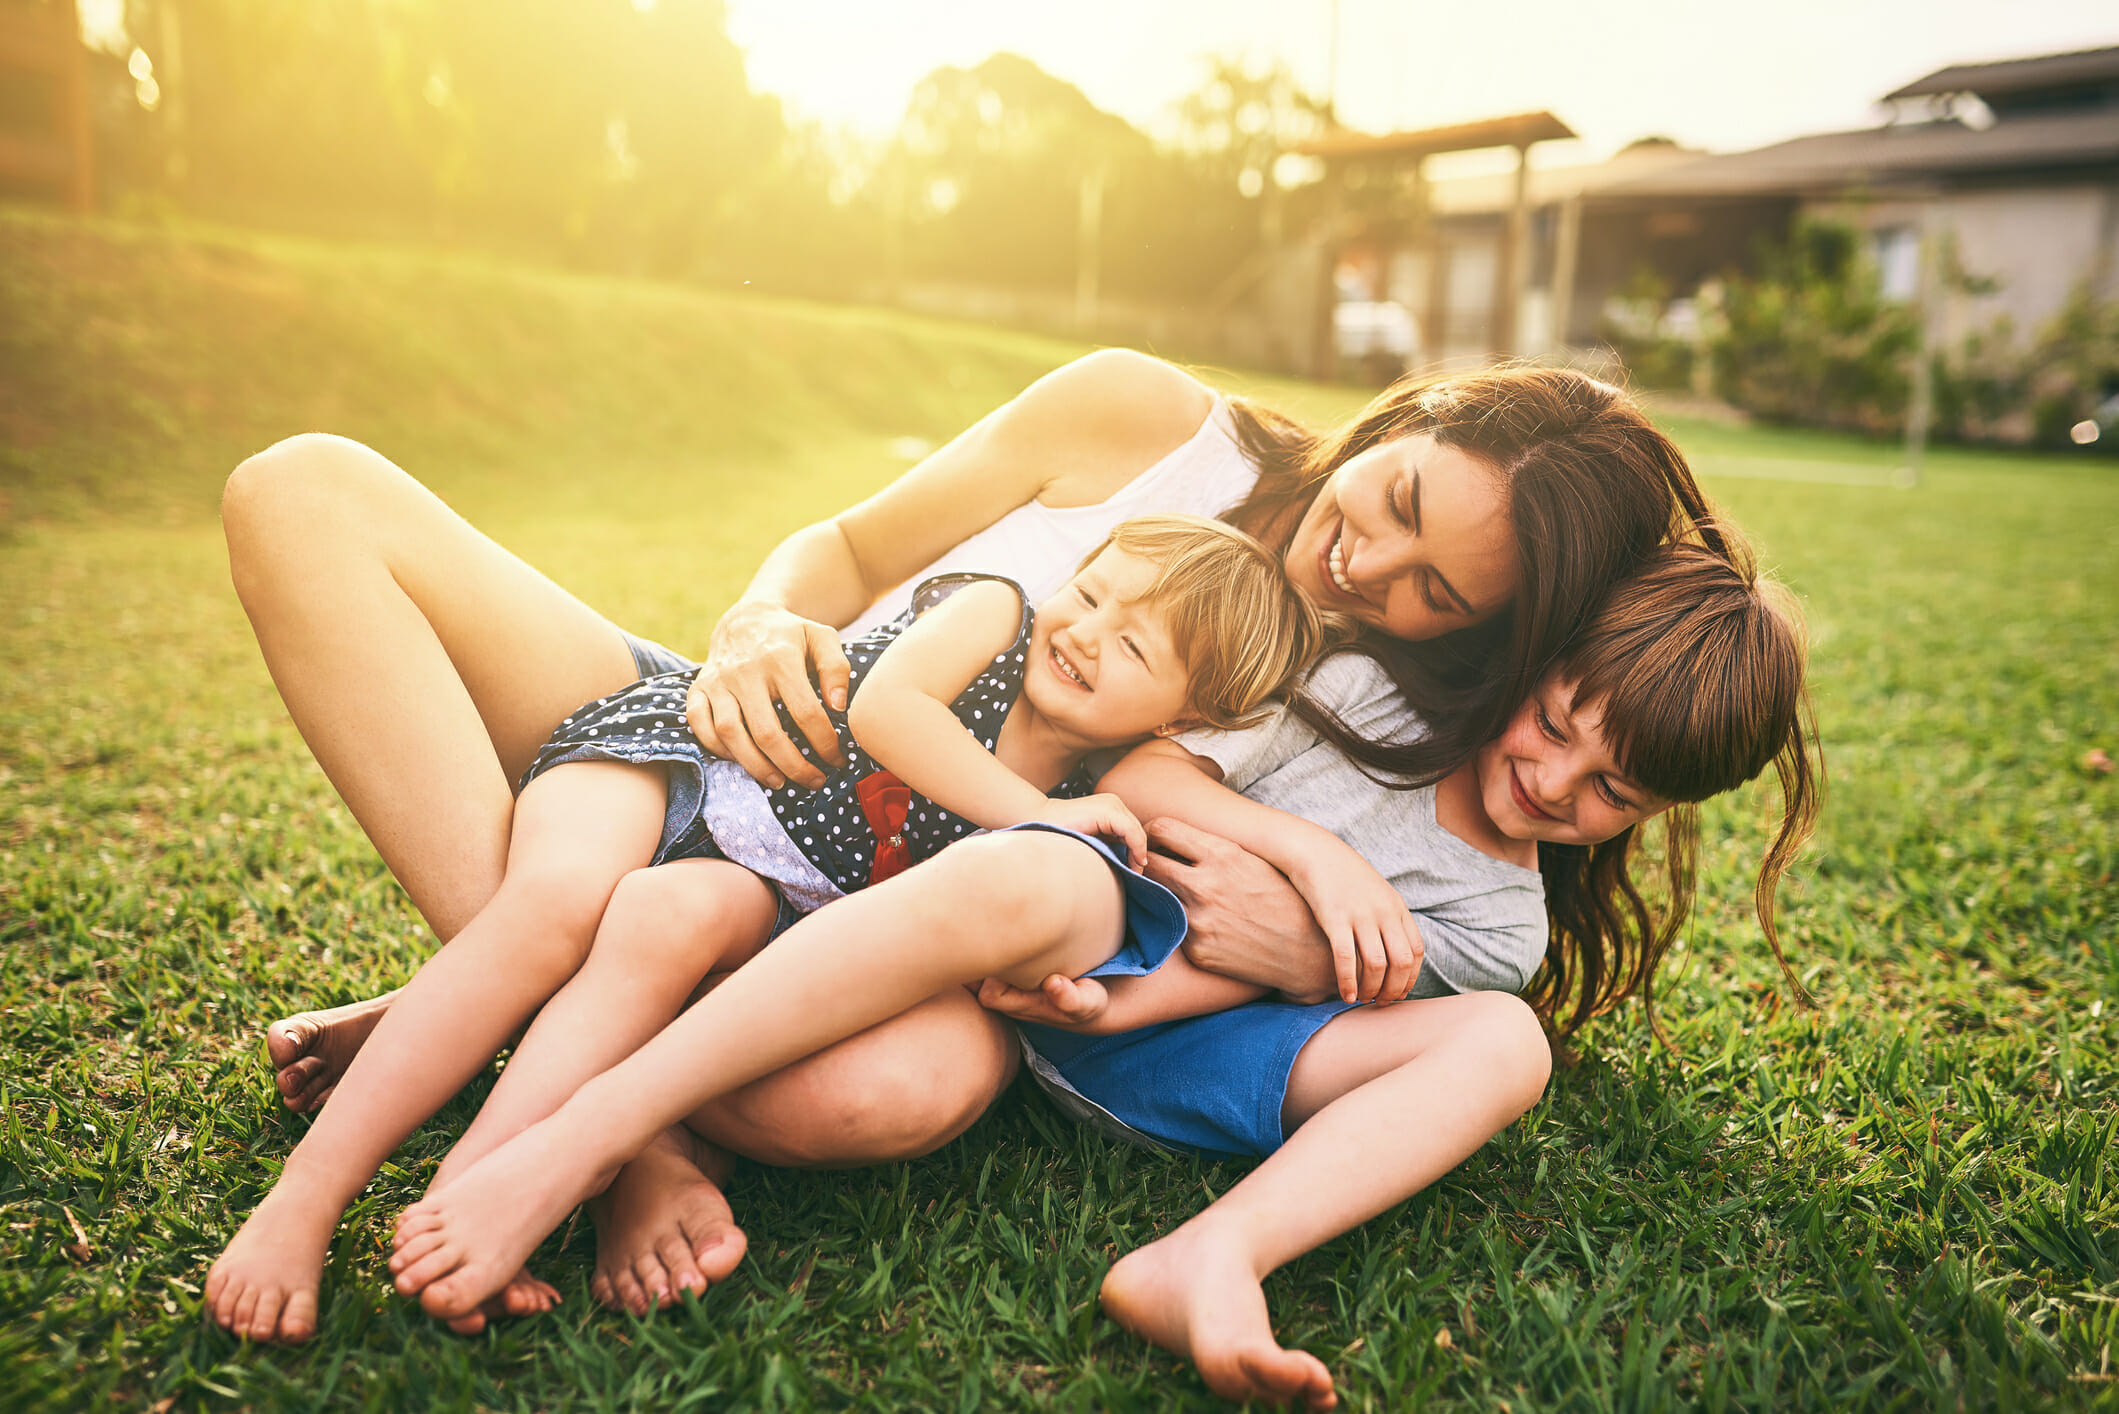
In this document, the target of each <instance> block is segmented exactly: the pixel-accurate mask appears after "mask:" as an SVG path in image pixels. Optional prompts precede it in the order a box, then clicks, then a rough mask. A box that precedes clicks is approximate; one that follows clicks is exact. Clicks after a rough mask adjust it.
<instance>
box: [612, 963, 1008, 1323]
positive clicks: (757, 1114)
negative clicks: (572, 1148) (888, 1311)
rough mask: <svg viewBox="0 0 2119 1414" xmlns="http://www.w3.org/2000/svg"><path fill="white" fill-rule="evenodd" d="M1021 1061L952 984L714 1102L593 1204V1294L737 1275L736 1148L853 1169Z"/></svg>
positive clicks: (988, 1096)
mask: <svg viewBox="0 0 2119 1414" xmlns="http://www.w3.org/2000/svg"><path fill="white" fill-rule="evenodd" d="M1018 1063H1019V1061H1018V1052H1017V1049H1016V1041H1015V1030H1014V1028H1013V1027H1011V1026H1009V1025H1008V1023H1007V1022H1005V1021H1003V1020H1002V1019H1001V1018H1000V1017H998V1016H996V1015H994V1014H993V1013H992V1012H990V1011H987V1010H985V1009H984V1008H983V1007H981V1006H980V1005H979V1004H978V1002H977V1001H976V1000H974V999H973V997H972V995H971V994H970V993H969V992H968V991H966V990H964V989H962V988H951V989H949V990H948V991H946V992H943V993H941V994H940V995H938V996H934V997H930V998H928V999H927V1000H926V1001H924V1002H922V1003H920V1004H919V1005H918V1006H915V1007H913V1008H912V1009H911V1010H909V1011H905V1012H901V1013H900V1014H898V1015H897V1016H895V1017H892V1018H891V1019H890V1020H888V1021H886V1022H883V1023H882V1024H881V1025H878V1026H871V1027H870V1028H868V1030H866V1031H863V1032H862V1033H861V1034H860V1035H858V1036H853V1037H850V1038H848V1039H847V1040H844V1041H841V1042H839V1043H838V1044H837V1045H835V1046H831V1047H829V1048H827V1049H825V1050H822V1051H819V1052H817V1053H816V1054H815V1055H813V1056H809V1057H807V1058H805V1059H803V1060H799V1061H796V1062H795V1063H794V1064H793V1065H791V1066H788V1067H786V1068H785V1069H782V1070H779V1071H775V1072H774V1073H773V1074H771V1075H768V1076H766V1077H765V1078H764V1079H762V1080H758V1081H754V1082H752V1083H751V1084H749V1085H746V1086H743V1087H742V1088H741V1089H738V1090H736V1091H734V1092H733V1093H731V1094H728V1095H725V1096H722V1097H721V1098H720V1099H717V1100H711V1101H709V1102H707V1104H706V1105H704V1106H702V1107H701V1108H700V1109H699V1110H698V1111H696V1112H694V1113H693V1114H692V1115H691V1116H690V1118H688V1119H687V1120H686V1121H685V1124H683V1125H676V1126H673V1127H672V1128H671V1129H669V1130H667V1131H665V1132H664V1133H663V1134H662V1135H661V1136H660V1137H658V1138H657V1139H656V1140H655V1141H654V1142H653V1143H652V1144H650V1145H649V1147H648V1149H647V1150H646V1151H645V1152H644V1153H642V1154H641V1155H640V1156H639V1157H638V1158H636V1159H634V1160H633V1162H631V1163H629V1164H627V1165H626V1166H625V1167H624V1168H623V1169H621V1170H620V1171H619V1174H618V1177H617V1178H615V1179H614V1180H612V1182H611V1186H610V1187H609V1188H607V1189H605V1190H604V1191H603V1192H602V1193H601V1194H599V1195H598V1196H597V1197H595V1198H594V1199H591V1200H590V1202H589V1214H590V1216H591V1217H592V1218H594V1219H595V1223H596V1274H595V1276H594V1278H593V1279H592V1280H591V1281H590V1283H589V1289H590V1291H591V1292H592V1293H593V1294H594V1295H595V1297H596V1299H597V1300H599V1301H601V1302H603V1303H604V1304H605V1305H606V1306H613V1307H624V1308H625V1309H627V1310H630V1311H632V1312H633V1313H634V1314H636V1315H646V1314H647V1313H648V1311H649V1310H651V1309H652V1308H653V1307H654V1306H656V1305H664V1304H667V1303H668V1302H669V1301H670V1300H671V1299H672V1298H673V1297H675V1296H676V1295H677V1294H678V1293H680V1292H685V1291H692V1292H699V1291H704V1290H705V1289H706V1288H707V1286H708V1285H709V1284H710V1283H711V1282H714V1281H718V1280H720V1279H721V1277H722V1276H724V1275H726V1274H727V1273H728V1272H730V1271H733V1270H734V1269H735V1266H736V1263H737V1262H738V1261H740V1260H741V1259H742V1256H743V1252H744V1249H745V1247H746V1246H747V1239H746V1238H745V1236H744V1233H743V1231H742V1229H741V1228H739V1227H738V1226H737V1225H736V1221H735V1217H734V1214H733V1213H731V1212H730V1210H729V1206H728V1199H727V1198H726V1197H725V1196H723V1194H722V1191H721V1188H722V1185H723V1184H725V1183H726V1182H727V1181H728V1174H729V1171H730V1169H731V1168H732V1167H733V1163H732V1157H731V1156H732V1154H741V1155H743V1156H744V1157H746V1158H752V1159H757V1160H759V1161H761V1162H764V1163H769V1164H776V1165H779V1166H781V1167H784V1168H856V1167H859V1166H861V1165H864V1164H879V1163H888V1162H891V1161H893V1160H897V1159H909V1158H915V1157H917V1156H919V1155H921V1154H926V1153H931V1152H933V1151H934V1150H936V1149H939V1148H940V1147H941V1146H942V1145H944V1144H946V1143H948V1142H949V1141H950V1140H952V1139H954V1138H956V1137H957V1136H958V1135H960V1134H962V1133H963V1132H964V1131H965V1130H967V1129H969V1128H970V1127H971V1126H972V1124H973V1122H974V1121H976V1120H977V1119H978V1117H979V1116H980V1115H982V1114H984V1113H985V1112H986V1111H987V1109H988V1108H990V1107H991V1106H992V1104H993V1102H994V1101H995V1100H997V1099H999V1098H1000V1096H1001V1093H1002V1092H1003V1091H1004V1090H1006V1089H1007V1088H1008V1083H1009V1082H1010V1081H1011V1080H1013V1079H1014V1078H1015V1071H1016V1066H1017V1065H1018Z"/></svg>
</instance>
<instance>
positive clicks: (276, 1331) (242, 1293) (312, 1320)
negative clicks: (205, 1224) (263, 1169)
mask: <svg viewBox="0 0 2119 1414" xmlns="http://www.w3.org/2000/svg"><path fill="white" fill-rule="evenodd" d="M337 1225H338V1214H337V1213H336V1212H335V1211H324V1210H316V1209H311V1208H309V1207H306V1206H305V1205H304V1204H303V1203H302V1202H301V1201H300V1200H299V1199H296V1198H292V1197H288V1196H286V1195H283V1194H282V1193H281V1192H280V1191H279V1190H278V1189H275V1190H273V1191H272V1192H271V1193H268V1194H266V1195H265V1201H264V1202H262V1203H260V1204H258V1207H257V1211H256V1212H254V1213H252V1214H251V1215H250V1216H249V1218H248V1219H246V1220H245V1221H244V1223H243V1226H242V1227H241V1228H240V1229H239V1230H238V1231H237V1232H236V1235H235V1240H234V1241H233V1242H230V1243H229V1244H228V1247H227V1250H225V1251H224V1252H222V1253H221V1255H220V1257H219V1258H217V1259H216V1260H215V1262H214V1264H213V1267H212V1269H211V1270H209V1271H208V1272H207V1273H206V1299H205V1307H206V1310H207V1312H208V1313H210V1314H211V1315H212V1316H213V1318H214V1320H215V1321H217V1322H219V1323H220V1324H221V1326H222V1327H223V1328H224V1329H226V1330H228V1331H229V1332H230V1333H231V1334H234V1335H238V1336H244V1337H247V1338H249V1339H251V1340H278V1341H287V1342H290V1343H294V1342H300V1341H304V1340H307V1339H309V1337H311V1336H313V1335H315V1334H316V1291H317V1286H318V1284H319V1283H320V1282H322V1280H323V1277H324V1255H325V1254H326V1253H327V1252H329V1251H330V1249H331V1231H332V1229H333V1228H335V1227H336V1226H337Z"/></svg>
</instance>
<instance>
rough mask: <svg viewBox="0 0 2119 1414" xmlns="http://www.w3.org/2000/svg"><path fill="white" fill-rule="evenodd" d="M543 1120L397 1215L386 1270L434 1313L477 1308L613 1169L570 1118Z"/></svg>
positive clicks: (457, 1314) (447, 1317)
mask: <svg viewBox="0 0 2119 1414" xmlns="http://www.w3.org/2000/svg"><path fill="white" fill-rule="evenodd" d="M557 1118H558V1117H557V1116H554V1117H552V1118H550V1119H544V1120H540V1121H539V1122H538V1123H536V1124H533V1125H531V1126H530V1127H529V1128H528V1129H525V1130H524V1131H523V1132H522V1133H520V1134H518V1135H516V1136H515V1137H514V1138H513V1139H510V1140H509V1141H508V1142H507V1143H505V1144H503V1145H501V1146H500V1147H499V1148H498V1149H495V1150H494V1151H493V1152H492V1153H490V1154H488V1155H486V1156H485V1157H484V1158H482V1159H480V1160H479V1161H478V1162H477V1163H475V1164H473V1165H471V1167H470V1168H468V1169H466V1170H465V1171H464V1173H463V1174H462V1176H461V1177H458V1178H456V1179H453V1180H452V1181H451V1182H450V1184H449V1186H448V1187H447V1188H444V1189H442V1190H441V1191H440V1192H438V1193H429V1194H428V1195H427V1196H426V1197H424V1198H422V1199H420V1200H419V1201H418V1202H417V1203H414V1204H413V1205H412V1206H411V1207H409V1208H407V1209H405V1211H404V1212H402V1213H400V1214H399V1215H398V1219H397V1234H396V1236H395V1237H394V1238H393V1239H392V1244H393V1246H394V1247H395V1248H396V1250H395V1251H394V1252H392V1253H391V1254H390V1270H391V1272H392V1273H393V1274H395V1276H396V1278H397V1289H398V1291H399V1293H400V1294H402V1295H405V1296H417V1297H419V1304H420V1305H421V1306H422V1307H423V1308H424V1309H425V1310H426V1312H427V1314H428V1315H430V1316H435V1317H438V1318H439V1319H441V1320H444V1321H450V1322H456V1321H460V1320H463V1319H464V1318H466V1317H469V1316H471V1315H472V1314H473V1313H474V1312H477V1311H478V1310H479V1309H480V1307H481V1306H482V1305H483V1304H484V1303H485V1301H486V1300H487V1299H488V1298H489V1297H493V1296H495V1295H498V1294H499V1293H500V1292H501V1291H502V1290H503V1289H505V1288H506V1287H507V1286H508V1284H509V1283H510V1282H512V1281H513V1280H514V1279H515V1276H516V1274H517V1273H518V1272H520V1271H521V1270H522V1265H523V1263H524V1262H525V1261H526V1260H527V1259H528V1258H529V1255H530V1253H532V1252H534V1251H535V1250H537V1244H538V1243H539V1242H542V1241H543V1240H544V1237H545V1234H546V1233H549V1232H550V1231H551V1230H552V1229H553V1228H555V1227H558V1226H559V1223H560V1220H561V1219H562V1218H564V1217H566V1215H567V1214H568V1213H569V1212H570V1211H572V1209H573V1208H574V1206H575V1205H576V1204H578V1203H579V1202H581V1200H582V1199H583V1198H585V1197H587V1196H588V1195H589V1194H591V1193H594V1192H595V1191H596V1190H597V1189H598V1188H600V1187H602V1185H603V1183H604V1182H605V1181H606V1180H607V1179H608V1178H609V1176H610V1174H611V1170H610V1169H608V1168H601V1167H598V1166H597V1165H596V1162H595V1161H594V1160H593V1159H589V1158H585V1157H584V1154H585V1146H584V1145H583V1144H582V1143H581V1142H580V1140H579V1136H578V1135H576V1134H575V1133H574V1130H573V1127H572V1126H568V1125H564V1124H560V1123H557V1122H555V1121H556V1120H557Z"/></svg>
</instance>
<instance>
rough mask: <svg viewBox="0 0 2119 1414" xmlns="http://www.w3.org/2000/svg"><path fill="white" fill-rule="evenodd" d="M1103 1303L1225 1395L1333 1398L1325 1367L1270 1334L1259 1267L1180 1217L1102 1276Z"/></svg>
mask: <svg viewBox="0 0 2119 1414" xmlns="http://www.w3.org/2000/svg"><path fill="white" fill-rule="evenodd" d="M1102 1300H1103V1306H1104V1310H1105V1312H1106V1313H1107V1314H1109V1315H1110V1317H1111V1319H1112V1320H1114V1321H1117V1322H1118V1323H1119V1324H1120V1325H1122V1326H1124V1327H1125V1328H1126V1329H1127V1330H1129V1331H1132V1332H1133V1333H1134V1334H1135V1335H1137V1336H1139V1337H1141V1339H1143V1340H1147V1341H1152V1342H1153V1343H1154V1344H1156V1345H1159V1346H1161V1347H1162V1348H1163V1349H1165V1350H1171V1351H1175V1352H1176V1353H1177V1354H1179V1355H1184V1356H1188V1357H1190V1359H1191V1361H1192V1363H1193V1364H1194V1365H1196V1366H1198V1367H1199V1373H1200V1377H1201V1378H1202V1379H1204V1380H1205V1381H1206V1382H1207V1388H1209V1389H1211V1390H1213V1391H1214V1392H1215V1393H1216V1394H1218V1395H1220V1396H1221V1397H1222V1398H1223V1399H1229V1400H1236V1401H1239V1402H1241V1401H1243V1400H1247V1399H1257V1400H1263V1401H1265V1402H1267V1403H1270V1404H1289V1403H1294V1402H1296V1401H1300V1402H1301V1403H1302V1404H1304V1405H1306V1406H1307V1407H1309V1408H1311V1409H1330V1408H1332V1407H1333V1406H1335V1405H1336V1404H1338V1403H1339V1396H1338V1395H1337V1394H1336V1393H1334V1392H1333V1390H1332V1373H1331V1371H1329V1370H1327V1369H1326V1368H1325V1367H1324V1362H1323V1361H1321V1360H1319V1359H1318V1358H1317V1357H1316V1356H1314V1355H1311V1354H1310V1353H1309V1352H1308V1351H1303V1350H1286V1349H1283V1348H1282V1347H1281V1346H1280V1344H1279V1342H1277V1341H1275V1340H1274V1339H1273V1325H1272V1322H1271V1321H1270V1320H1268V1319H1267V1317H1266V1301H1265V1292H1264V1290H1263V1289H1262V1288H1261V1287H1260V1286H1259V1284H1258V1274H1257V1272H1256V1271H1255V1270H1253V1268H1252V1266H1251V1264H1250V1262H1249V1261H1248V1260H1246V1259H1245V1257H1244V1255H1243V1253H1242V1251H1241V1250H1240V1249H1239V1248H1238V1247H1237V1246H1236V1245H1235V1244H1234V1243H1231V1242H1225V1241H1217V1240H1216V1239H1215V1237H1214V1236H1213V1234H1212V1232H1211V1230H1207V1231H1201V1230H1198V1228H1197V1225H1196V1224H1188V1225H1186V1226H1185V1227H1181V1228H1179V1229H1178V1230H1177V1231H1176V1232H1174V1233H1172V1234H1170V1235H1169V1236H1168V1237H1165V1238H1164V1239H1163V1240H1162V1241H1160V1242H1153V1243H1150V1244H1149V1245H1148V1246H1146V1247H1143V1248H1141V1249H1140V1250H1139V1251H1137V1252H1129V1253H1127V1254H1126V1255H1125V1256H1124V1257H1121V1258H1120V1259H1119V1260H1118V1265H1116V1266H1114V1267H1113V1268H1111V1270H1110V1272H1109V1274H1107V1275H1106V1276H1105V1277H1104V1287H1103V1292H1102Z"/></svg>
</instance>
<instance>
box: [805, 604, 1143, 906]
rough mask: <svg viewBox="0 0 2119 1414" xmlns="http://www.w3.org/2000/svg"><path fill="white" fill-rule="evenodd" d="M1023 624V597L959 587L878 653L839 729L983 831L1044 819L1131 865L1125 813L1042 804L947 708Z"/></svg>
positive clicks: (1107, 801)
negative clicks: (1123, 849)
mask: <svg viewBox="0 0 2119 1414" xmlns="http://www.w3.org/2000/svg"><path fill="white" fill-rule="evenodd" d="M1022 619H1023V600H1022V595H1021V594H1020V593H1019V592H1018V591H1017V590H1016V589H1015V588H1014V587H1013V586H1012V585H1008V584H1004V583H1002V582H1001V581H999V580H990V579H989V580H980V581H977V582H976V583H973V584H967V585H965V586H964V587H963V588H962V589H959V590H957V591H956V592H955V593H954V594H952V595H950V596H949V597H948V598H947V599H945V600H943V601H942V602H941V603H940V604H937V605H936V606H935V607H934V608H932V609H929V610H928V611H927V612H926V613H924V614H922V615H920V617H919V618H917V619H915V620H914V621H913V622H912V624H911V626H910V627H908V628H907V629H906V630H905V632H904V633H902V634H900V635H899V636H898V640H897V642H895V643H893V644H891V645H890V646H889V647H888V648H886V649H884V650H883V654H882V656H881V657H879V658H877V659H876V661H875V665H874V666H873V667H871V668H870V669H869V670H868V677H867V679H866V680H865V681H864V682H863V683H862V684H861V693H860V696H858V697H856V698H855V699H854V703H853V706H852V708H851V709H850V710H849V711H848V713H847V718H846V724H847V726H849V727H850V728H852V730H853V735H854V740H856V741H858V742H860V743H861V747H862V749H863V750H865V751H866V752H867V753H868V754H869V755H870V756H873V757H874V758H875V759H876V763H877V764H878V765H880V766H882V767H883V768H884V769H885V770H888V771H890V772H892V773H893V774H895V775H896V776H897V777H898V779H900V780H902V781H904V782H905V784H906V785H908V786H910V787H912V788H913V789H914V790H916V791H918V792H919V793H920V794H922V795H924V796H926V797H927V798H928V799H929V800H932V801H933V802H934V803H935V804H937V805H939V806H941V807H942V808H943V809H944V810H947V811H950V812H952V813H953V814H957V815H961V816H963V817H964V818H965V819H967V820H970V821H971V822H972V823H974V824H977V825H981V826H984V827H985V828H987V829H989V830H993V829H1000V828H1002V827H1004V826H1008V825H1020V824H1022V823H1023V822H1024V821H1026V820H1049V821H1053V822H1055V823H1058V824H1064V825H1067V826H1069V827H1070V828H1073V829H1077V830H1080V831H1082V832H1083V833H1084V834H1115V835H1118V836H1120V837H1121V838H1123V839H1124V840H1125V842H1126V846H1127V849H1128V851H1129V853H1130V854H1131V856H1132V859H1133V861H1134V864H1135V867H1138V865H1139V862H1140V861H1141V860H1142V859H1144V858H1145V857H1146V855H1147V840H1146V836H1145V834H1144V832H1143V831H1142V830H1141V827H1140V822H1139V821H1138V820H1135V819H1134V818H1133V817H1132V816H1131V815H1129V814H1128V813H1127V812H1126V810H1125V808H1124V807H1123V806H1121V805H1119V803H1118V802H1117V801H1116V800H1114V799H1113V798H1111V797H1110V796H1108V795H1102V796H1091V797H1089V798H1088V799H1086V800H1053V799H1051V798H1049V797H1048V796H1047V795H1046V794H1045V792H1044V791H1042V790H1040V789H1038V788H1037V787H1036V786H1034V785H1032V784H1031V783H1030V782H1028V781H1026V780H1024V779H1023V778H1022V777H1021V776H1018V775H1017V774H1015V772H1013V771H1011V770H1009V769H1008V768H1007V767H1006V766H1003V765H1002V764H1001V763H1000V762H999V761H998V760H996V759H995V758H994V756H993V753H991V752H989V751H988V750H986V748H985V747H983V746H981V745H980V744H979V740H978V738H977V737H975V736H973V735H972V734H971V733H970V732H969V731H968V730H966V729H965V727H964V724H963V723H962V722H961V721H959V720H958V719H957V715H956V712H955V711H954V710H953V709H952V707H951V705H950V704H951V703H953V702H955V701H956V699H957V698H958V697H959V696H961V695H962V694H963V691H964V689H965V688H967V687H969V686H970V685H971V683H972V681H973V680H974V679H975V678H977V677H978V675H979V674H980V673H982V672H984V671H985V670H986V668H987V666H988V665H990V664H991V663H992V662H993V660H994V658H995V656H996V655H998V654H1000V653H1002V652H1005V651H1006V650H1007V649H1008V647H1009V646H1010V645H1011V644H1013V643H1014V642H1015V638H1016V632H1017V630H1018V629H1019V628H1020V626H1021V624H1022Z"/></svg>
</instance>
